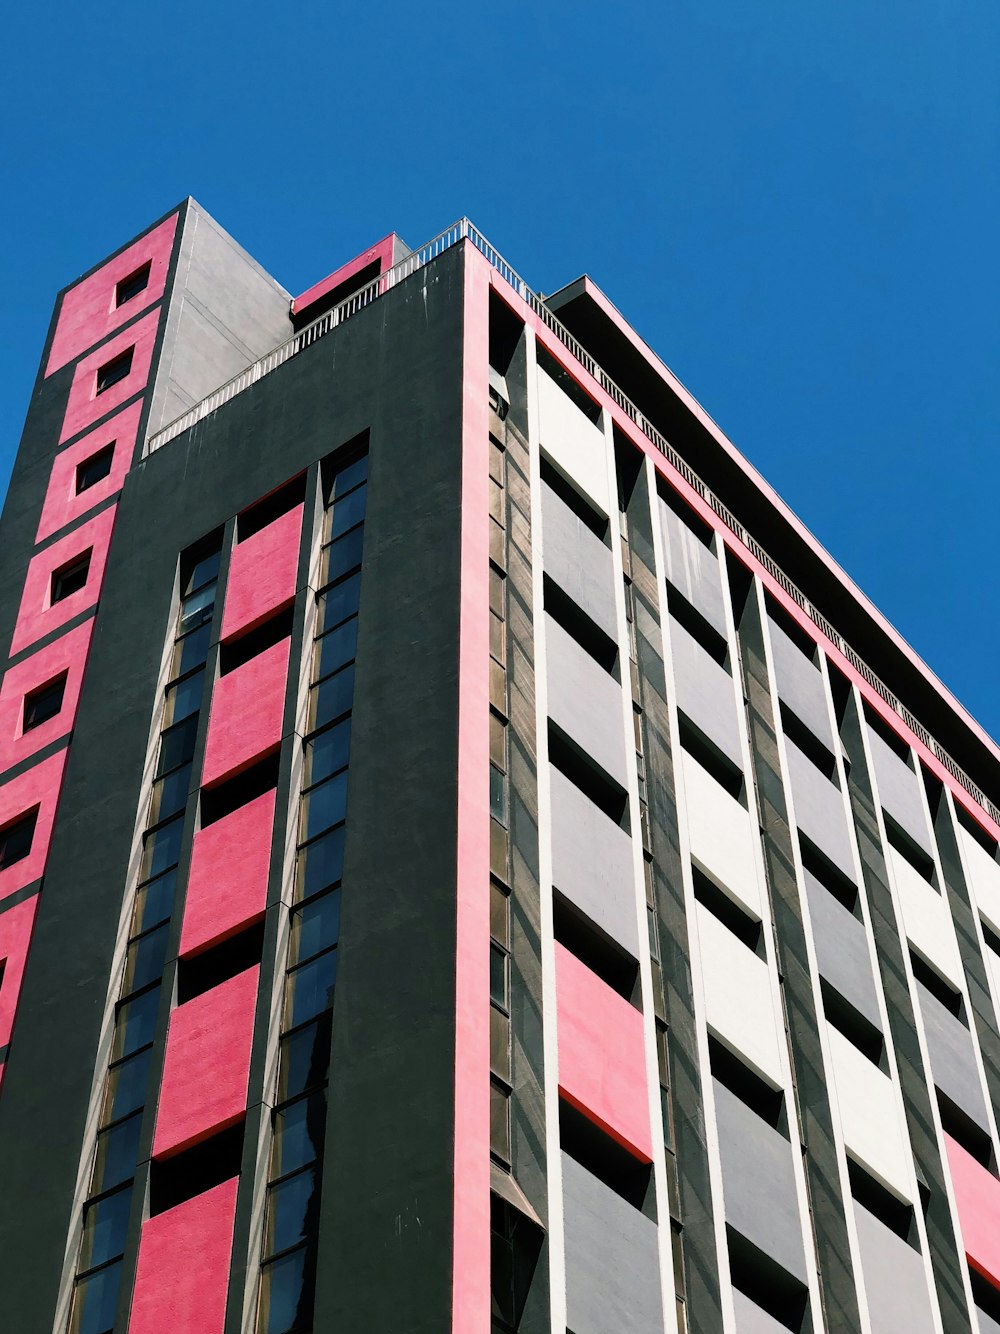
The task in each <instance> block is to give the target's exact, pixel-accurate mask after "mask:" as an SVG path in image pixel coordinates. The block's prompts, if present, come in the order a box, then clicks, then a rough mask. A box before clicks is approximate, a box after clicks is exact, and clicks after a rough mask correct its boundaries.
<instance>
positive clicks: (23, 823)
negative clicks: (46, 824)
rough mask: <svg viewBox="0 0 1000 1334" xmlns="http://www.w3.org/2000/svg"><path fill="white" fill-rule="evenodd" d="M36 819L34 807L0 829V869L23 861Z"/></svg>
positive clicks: (33, 831)
mask: <svg viewBox="0 0 1000 1334" xmlns="http://www.w3.org/2000/svg"><path fill="white" fill-rule="evenodd" d="M37 819H38V808H37V807H36V808H35V809H34V810H33V811H31V812H30V813H29V814H28V815H22V816H20V817H19V818H18V819H17V820H14V821H13V822H12V823H11V824H9V825H7V826H6V827H5V828H3V829H0V871H4V870H6V869H7V867H8V866H13V865H14V863H15V862H20V861H24V859H25V857H27V855H28V853H29V852H30V851H31V843H32V840H33V838H34V837H35V821H36V820H37Z"/></svg>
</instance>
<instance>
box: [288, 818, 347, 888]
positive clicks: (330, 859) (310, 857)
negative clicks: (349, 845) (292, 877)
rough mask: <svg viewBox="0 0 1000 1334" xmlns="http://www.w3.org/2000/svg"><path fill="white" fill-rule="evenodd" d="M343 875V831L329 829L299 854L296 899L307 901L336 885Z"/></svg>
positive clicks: (340, 829) (341, 828)
mask: <svg viewBox="0 0 1000 1334" xmlns="http://www.w3.org/2000/svg"><path fill="white" fill-rule="evenodd" d="M343 873H344V829H343V826H341V827H340V828H339V829H331V830H330V832H329V833H328V834H323V835H321V836H320V837H319V838H318V839H316V841H315V842H314V843H310V844H308V845H307V846H306V847H304V848H303V849H302V851H301V852H300V853H299V885H298V897H299V898H300V899H308V898H311V897H312V896H313V894H318V893H319V892H320V890H321V889H326V888H327V887H328V886H329V885H334V884H336V883H337V882H338V881H339V880H340V878H341V876H342V875H343Z"/></svg>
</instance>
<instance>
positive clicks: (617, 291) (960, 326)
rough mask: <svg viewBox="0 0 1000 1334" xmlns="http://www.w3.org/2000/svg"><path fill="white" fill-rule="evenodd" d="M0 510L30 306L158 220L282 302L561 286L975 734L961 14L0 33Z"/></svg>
mask: <svg viewBox="0 0 1000 1334" xmlns="http://www.w3.org/2000/svg"><path fill="white" fill-rule="evenodd" d="M4 39H5V48H6V50H7V53H8V57H7V61H6V62H5V65H6V68H5V71H4V78H3V81H2V84H0V109H2V113H3V124H4V127H5V132H4V144H3V149H2V153H3V157H2V159H0V161H2V170H3V187H4V189H3V196H4V209H3V222H2V228H3V231H2V237H0V241H2V245H0V255H2V263H3V269H4V296H5V300H4V302H3V305H2V308H0V328H2V338H0V344H2V352H3V355H2V359H0V382H2V387H3V393H2V398H0V403H2V407H0V491H3V490H5V489H6V483H7V478H8V475H9V471H10V466H11V462H12V458H13V454H14V450H15V449H16V445H17V439H18V436H19V434H20V430H21V426H22V423H23V418H24V412H25V409H26V406H27V401H28V398H29V395H30V391H31V386H32V383H33V379H34V376H35V372H36V369H37V364H38V358H39V356H40V352H41V347H42V341H43V338H44V336H45V330H46V327H47V323H48V319H49V315H50V311H51V304H52V300H53V297H54V294H55V292H56V291H57V290H58V289H59V288H60V287H61V286H63V285H64V284H65V283H67V282H68V281H70V280H71V279H73V278H74V277H76V276H77V275H78V274H79V273H80V272H81V271H83V270H84V269H86V268H88V267H89V266H90V265H91V264H93V263H95V262H96V261H97V260H99V259H100V258H102V257H103V256H104V255H105V254H107V253H108V252H109V251H110V250H112V249H113V248H115V247H117V246H118V245H120V244H121V243H122V242H124V241H125V240H127V239H128V238H129V237H130V236H132V235H133V234H134V233H135V232H137V231H139V230H140V229H141V228H142V227H144V226H145V225H146V224H147V223H148V222H150V221H151V220H152V219H153V218H155V217H156V216H158V215H159V214H161V213H163V212H164V211H166V210H167V209H168V208H169V207H170V206H171V205H173V204H174V203H175V202H177V200H179V199H180V198H182V197H183V196H184V195H187V194H192V195H194V196H195V197H196V198H197V199H198V200H199V201H200V202H201V203H202V204H203V205H204V206H205V207H206V208H207V209H208V210H209V212H211V213H212V214H214V215H215V217H216V218H217V219H218V220H219V221H220V222H221V223H222V225H223V226H225V227H226V228H227V229H228V230H229V231H231V232H232V233H233V234H234V236H235V237H236V238H237V239H238V240H239V241H240V242H241V243H242V244H243V245H244V246H246V248H247V249H248V250H249V251H250V252H251V253H252V254H253V255H254V256H255V257H256V258H257V259H258V260H259V261H260V262H261V263H262V264H263V265H264V267H265V268H266V269H268V270H269V271H270V272H271V273H273V274H274V275H275V277H276V278H277V279H278V280H279V281H280V282H281V283H282V284H283V285H284V286H285V287H287V288H289V289H290V290H291V291H293V292H294V291H300V290H303V289H304V288H306V287H307V286H309V285H310V284H311V283H312V282H314V281H315V280H317V279H318V278H320V277H322V276H323V275H324V274H325V273H326V272H328V271H330V270H331V269H332V268H334V267H336V265H337V264H339V263H340V262H342V261H343V260H344V259H346V258H348V257H350V256H352V255H354V254H355V253H357V252H358V251H359V250H360V249H362V248H364V247H365V246H366V245H368V244H370V242H371V241H373V240H375V239H377V238H378V237H380V236H382V235H384V234H385V233H386V232H388V231H390V230H396V231H398V232H399V233H400V234H401V235H402V236H403V237H404V239H406V240H408V241H409V242H410V243H411V244H417V243H419V242H420V241H422V240H424V239H426V238H427V237H429V236H431V235H432V234H433V233H434V232H436V231H438V230H439V229H440V228H442V227H443V226H445V225H446V224H447V223H448V222H450V221H452V220H453V219H454V218H455V217H457V216H459V215H460V214H462V213H467V214H468V215H469V216H470V217H471V218H472V219H473V220H474V221H476V222H477V223H478V225H479V226H480V227H481V228H482V229H483V231H485V233H486V234H487V236H489V237H490V239H491V240H493V242H494V244H496V245H497V246H498V247H499V249H500V250H501V251H502V252H504V253H505V254H506V255H507V257H508V258H509V259H510V261H511V262H512V263H513V264H514V265H515V266H516V267H517V268H518V269H519V270H520V272H521V273H523V275H524V276H525V278H526V279H527V280H528V282H529V283H531V284H532V285H533V286H535V287H536V288H541V289H543V290H544V291H547V292H550V291H553V290H554V289H555V288H557V287H559V286H561V285H562V284H563V283H565V282H567V281H569V280H571V279H572V278H574V277H576V276H577V275H578V274H579V273H581V272H583V271H585V270H586V271H587V272H589V273H590V274H591V275H592V277H593V278H594V279H595V280H596V281H597V282H598V283H599V284H600V285H601V286H602V287H603V288H604V290H605V291H606V292H607V293H608V294H609V295H610V296H611V297H612V299H613V300H614V301H615V303H616V304H617V305H618V306H619V308H620V309H621V310H622V312H623V313H624V314H625V315H626V317H627V318H628V319H629V320H631V322H632V323H633V324H634V325H635V327H636V328H637V329H638V330H639V331H640V332H641V333H642V334H643V335H644V337H645V338H646V340H647V341H648V342H649V343H650V344H651V345H652V346H653V348H655V349H656V351H657V352H659V353H660V355H661V356H662V357H663V358H664V360H665V361H666V362H667V363H668V364H669V365H670V366H671V367H672V368H673V369H674V370H675V371H676V372H677V374H678V375H680V377H681V378H682V379H683V380H684V382H685V383H686V384H687V385H688V387H689V388H690V389H691V390H692V391H693V392H694V394H695V395H696V396H697V397H698V398H699V399H700V400H701V401H702V402H703V403H704V404H705V406H706V407H707V408H708V410H709V411H710V412H711V413H712V415H713V416H714V417H715V418H716V420H717V421H719V422H720V423H721V424H722V426H723V427H724V428H725V429H726V430H727V431H728V433H729V434H730V436H731V437H732V439H733V440H734V441H735V442H736V443H737V445H738V446H739V447H740V448H741V449H742V450H743V452H744V453H745V454H746V455H747V456H748V457H749V458H750V459H751V460H752V462H753V463H754V464H755V465H756V466H757V467H758V468H760V470H761V471H762V472H763V473H764V475H765V476H766V477H767V478H768V479H769V480H770V481H771V483H772V484H773V485H774V486H775V487H776V488H777V490H778V491H779V492H780V493H781V494H782V495H783V496H784V497H785V498H786V499H787V500H788V501H789V503H790V504H791V505H792V506H793V507H794V508H795V509H796V510H797V511H798V512H799V514H800V515H801V516H802V517H803V519H804V520H805V522H806V523H807V524H808V525H809V526H810V527H811V528H812V529H813V531H814V532H815V533H816V534H817V535H818V537H819V538H820V539H821V540H822V541H823V542H824V543H825V544H826V545H827V546H828V547H829V549H830V550H831V551H832V552H833V554H834V555H835V556H836V557H837V559H838V560H839V561H840V563H841V564H842V565H843V566H844V567H845V568H846V569H847V571H848V572H849V573H850V574H851V575H852V576H853V577H854V578H855V579H856V580H857V582H858V583H859V584H860V585H861V587H862V588H863V589H864V590H865V591H866V592H867V593H868V594H869V596H871V597H872V598H873V599H874V601H875V602H876V603H877V604H878V605H879V606H880V607H881V608H882V609H883V610H884V611H885V612H886V613H887V615H888V616H889V617H890V619H892V620H893V621H894V622H895V624H896V625H897V626H898V627H899V628H900V630H901V631H902V633H903V634H904V635H905V636H906V637H907V638H908V639H909V640H910V642H911V643H913V644H914V646H915V647H916V648H917V649H918V651H919V652H921V653H922V654H923V656H924V657H925V658H926V660H927V661H928V662H929V663H930V665H931V666H932V667H933V668H934V670H935V671H937V672H938V674H939V675H940V676H941V677H942V678H943V680H944V681H945V682H946V683H947V684H948V685H949V686H950V687H951V688H952V689H953V690H954V692H955V693H956V694H957V695H958V697H959V698H960V699H961V700H962V701H963V702H964V703H965V704H966V705H967V706H968V707H969V708H970V709H971V710H972V712H973V713H974V714H975V715H976V716H977V717H978V718H979V719H980V720H981V721H982V722H983V724H984V725H985V726H986V727H987V728H988V729H989V730H990V731H991V732H992V733H993V734H994V735H995V736H997V735H1000V699H998V697H997V688H996V680H997V669H996V659H997V654H998V649H1000V632H998V615H997V593H996V587H997V580H996V575H995V570H994V566H995V556H994V548H995V541H996V538H995V528H996V524H995V517H994V516H995V514H996V512H997V500H996V492H997V490H998V483H1000V458H998V454H997V420H998V415H1000V414H998V411H997V409H998V405H1000V404H998V400H1000V378H998V374H997V368H996V363H997V351H998V338H997V326H998V314H997V312H998V309H1000V261H998V258H997V232H998V222H1000V209H998V204H1000V102H998V98H1000V93H998V90H1000V5H998V4H997V3H996V0H906V3H897V4H886V3H878V0H687V2H686V3H684V4H679V3H676V2H675V0H659V2H658V3H646V4H642V3H630V2H629V0H624V2H623V3H620V4H619V5H617V6H607V5H596V4H586V3H584V4H580V3H579V0H577V3H572V4H570V3H566V0H548V3H546V4H543V5H540V4H537V3H531V4H527V3H523V2H522V0H518V2H517V3H508V4H504V5H482V4H465V5H459V4H451V5H441V4H433V3H432V4H430V5H427V4H425V5H416V6H411V7H408V8H406V9H404V8H403V7H402V6H399V5H395V4H378V3H375V4H367V5H350V6H348V5H341V4H331V3H329V0H327V3H316V2H315V0H304V2H300V3H297V4H294V5H282V6H279V5H277V4H271V5H267V6H264V5H256V6H255V5H252V4H251V5H247V4H240V5H237V4H231V3H212V0H208V2H207V3H206V0H200V2H199V3H197V4H194V3H191V0H178V2H177V3H173V4H169V5H167V4H163V3H157V2H155V0H154V2H152V3H147V4H145V5H135V4H128V5H125V4H122V3H120V0H118V3H112V4H108V5H105V6H102V7H100V9H95V8H94V7H93V6H71V5H69V4H61V5H57V6H56V8H55V10H54V11H53V10H51V9H48V10H43V9H42V8H41V7H39V6H38V5H33V6H32V5H27V6H25V5H21V6H15V7H14V9H13V10H12V11H11V12H10V13H9V14H8V16H7V18H6V20H5V32H4Z"/></svg>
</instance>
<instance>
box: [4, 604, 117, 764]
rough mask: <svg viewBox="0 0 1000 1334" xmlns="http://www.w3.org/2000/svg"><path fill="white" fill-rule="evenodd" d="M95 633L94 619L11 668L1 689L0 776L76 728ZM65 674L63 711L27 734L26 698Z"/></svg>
mask: <svg viewBox="0 0 1000 1334" xmlns="http://www.w3.org/2000/svg"><path fill="white" fill-rule="evenodd" d="M93 630H94V621H93V617H91V619H90V620H89V621H84V623H83V624H82V625H78V626H77V627H76V629H75V630H70V631H68V633H66V634H64V635H61V636H60V637H59V638H58V639H57V640H55V642H54V643H52V644H49V645H47V646H46V647H45V648H42V649H39V650H38V652H37V653H33V654H32V655H31V657H30V658H26V659H25V660H24V662H20V663H18V664H17V666H16V667H11V668H10V669H9V670H8V672H7V674H6V676H4V678H3V685H2V686H0V773H3V772H4V771H5V770H7V769H9V768H11V766H12V765H15V764H20V762H21V761H22V760H26V759H27V758H28V756H29V755H34V754H35V753H36V751H39V750H41V749H42V748H43V747H44V746H47V745H49V743H50V742H52V741H56V740H58V739H59V737H61V736H65V735H66V733H67V732H68V731H69V730H70V728H71V727H72V726H73V722H74V720H75V718H76V706H77V704H78V702H79V699H80V688H81V686H82V685H83V673H84V669H85V667H86V665H87V654H88V652H89V651H90V637H91V635H92V633H93ZM63 672H65V673H66V685H65V687H64V690H63V702H62V708H61V709H60V710H59V712H58V713H57V714H55V715H54V716H53V717H51V718H49V719H48V720H47V721H46V722H44V723H39V725H38V726H37V727H32V728H31V729H29V731H27V732H25V730H24V700H25V696H26V695H30V694H32V693H33V692H34V691H36V690H37V689H38V688H39V687H40V686H43V685H45V684H46V683H47V682H49V681H52V680H53V679H54V678H55V677H57V676H61V675H62V674H63Z"/></svg>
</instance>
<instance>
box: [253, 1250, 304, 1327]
mask: <svg viewBox="0 0 1000 1334" xmlns="http://www.w3.org/2000/svg"><path fill="white" fill-rule="evenodd" d="M308 1268H309V1264H308V1256H307V1253H306V1250H305V1248H304V1247H300V1248H299V1249H298V1250H297V1251H292V1252H291V1254H289V1255H283V1256H281V1258H280V1259H278V1260H272V1261H271V1262H270V1264H267V1265H265V1266H264V1268H263V1270H262V1272H261V1289H260V1310H259V1311H258V1314H257V1334H295V1332H296V1331H298V1330H303V1331H304V1330H306V1329H308V1328H310V1327H311V1320H310V1314H309V1313H310V1308H311V1306H312V1296H311V1283H310V1282H309V1281H308V1275H307V1270H308Z"/></svg>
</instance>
